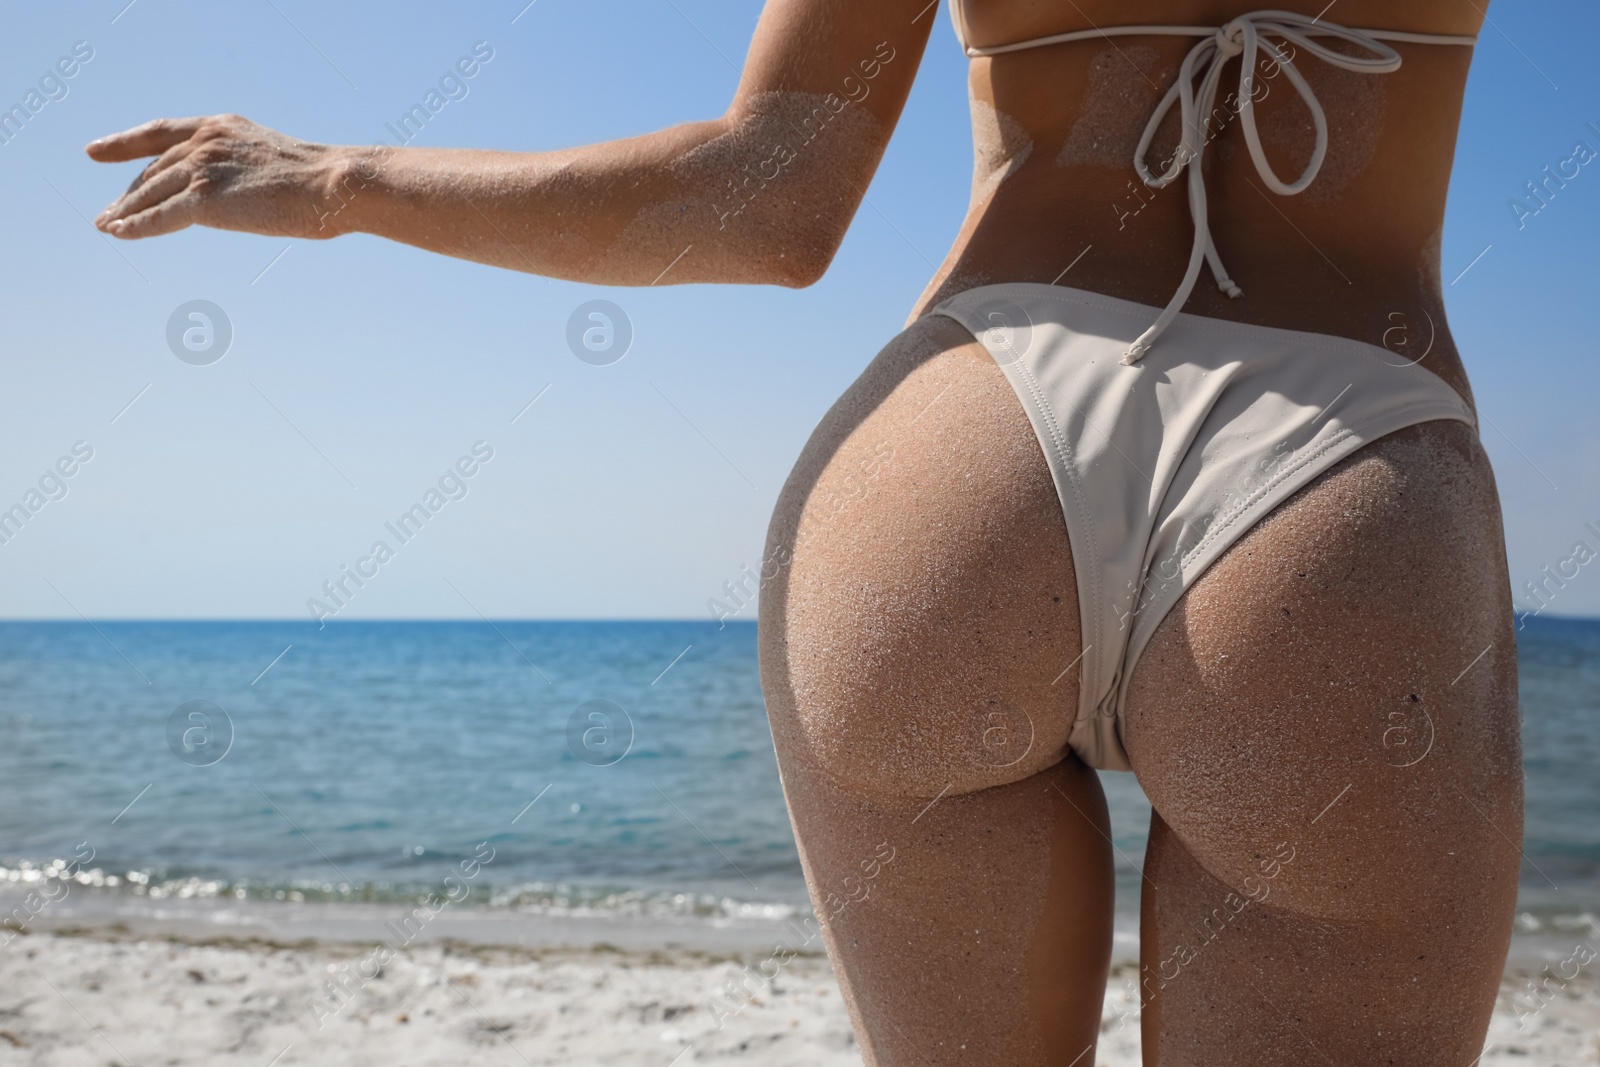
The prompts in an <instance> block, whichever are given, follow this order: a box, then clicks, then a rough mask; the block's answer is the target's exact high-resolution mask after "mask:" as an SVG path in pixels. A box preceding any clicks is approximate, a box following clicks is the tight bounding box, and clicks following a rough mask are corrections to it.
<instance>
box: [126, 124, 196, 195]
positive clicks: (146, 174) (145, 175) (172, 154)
mask: <svg viewBox="0 0 1600 1067" xmlns="http://www.w3.org/2000/svg"><path fill="white" fill-rule="evenodd" d="M198 143H199V142H198V141H197V140H196V139H195V138H193V137H191V138H189V139H188V140H186V141H180V142H178V143H177V144H175V145H173V146H172V147H171V148H169V149H167V150H166V151H165V152H163V153H161V154H160V155H159V156H157V157H156V158H155V159H153V160H151V161H150V162H149V163H148V164H147V165H146V166H145V168H144V170H141V171H140V172H139V176H138V177H137V178H135V179H133V181H132V182H131V183H129V185H128V190H127V191H128V192H130V193H131V192H133V191H134V190H135V189H137V188H139V186H141V185H143V184H144V183H145V182H147V181H149V180H150V179H152V178H154V177H155V176H156V175H157V174H160V173H161V172H162V171H164V170H166V169H167V168H168V167H170V166H172V165H173V164H174V163H176V162H178V160H180V159H187V158H189V156H190V154H192V153H193V152H194V150H195V146H196V145H197V144H198Z"/></svg>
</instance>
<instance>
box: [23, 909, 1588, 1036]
mask: <svg viewBox="0 0 1600 1067" xmlns="http://www.w3.org/2000/svg"><path fill="white" fill-rule="evenodd" d="M136 925H137V924H136ZM192 929H194V930H195V931H196V932H197V933H203V934H204V936H186V935H184V934H183V933H178V932H174V931H173V930H170V929H169V930H167V931H165V932H157V931H155V930H154V929H153V928H147V929H135V928H134V927H131V926H129V925H127V924H124V923H118V922H112V923H106V924H98V925H93V926H87V927H77V928H73V927H57V928H56V929H54V930H50V931H43V932H37V933H30V934H27V935H25V936H19V937H16V938H15V939H13V940H12V941H11V942H10V944H8V945H7V946H5V948H3V949H0V1064H4V1063H17V1064H30V1065H39V1067H54V1065H58V1064H59V1065H68V1064H72V1065H77V1064H116V1065H121V1064H166V1065H169V1067H176V1065H187V1064H197V1065H198V1064H207V1065H218V1067H231V1065H240V1067H246V1065H248V1067H269V1065H277V1067H290V1065H295V1064H326V1063H339V1064H373V1065H379V1064H382V1065H392V1064H397V1063H405V1064H407V1065H411V1067H426V1065H433V1064H439V1065H444V1064H451V1065H454V1064H459V1063H460V1062H462V1057H463V1056H464V1055H470V1056H472V1057H474V1058H477V1057H486V1059H485V1060H484V1062H489V1063H504V1064H518V1063H524V1064H537V1065H543V1064H562V1065H586V1064H645V1065H649V1064H656V1065H659V1067H674V1065H675V1067H684V1065H688V1064H694V1063H749V1064H757V1063H759V1064H767V1065H774V1067H787V1065H794V1067H799V1065H825V1067H835V1065H837V1067H845V1065H856V1064H860V1063H861V1057H860V1054H859V1051H858V1050H857V1048H856V1045H855V1041H854V1038H853V1037H852V1035H851V1033H850V1026H849V1020H848V1018H847V1017H846V1014H845V1010H844V1005H843V1002H842V1000H841V999H840V996H839V991H838V987H837V985H836V984H835V982H834V980H833V974H832V971H831V970H830V968H829V966H828V961H827V960H826V958H825V957H823V956H821V955H820V954H803V955H797V956H795V957H794V958H793V959H790V960H788V961H787V962H786V963H785V964H784V965H783V966H782V967H781V968H776V970H777V973H776V975H775V976H774V977H772V978H771V979H770V980H768V979H765V978H757V977H752V976H754V975H757V974H759V973H760V965H761V962H762V959H763V955H762V954H760V953H748V952H739V953H726V952H722V953H719V952H708V951H704V950H701V949H695V948H684V947H681V946H679V947H673V948H668V949H664V950H641V949H639V948H636V947H630V948H617V947H612V946H609V945H594V946H590V947H588V948H555V947H549V948H540V947H531V946H528V945H518V946H504V945H490V944H482V943H472V942H468V941H460V940H449V941H430V942H419V943H417V944H415V945H411V946H408V947H407V948H405V949H404V950H402V951H400V952H398V953H396V954H395V955H394V956H393V958H391V959H388V960H386V961H384V962H383V963H382V965H381V967H370V966H367V965H365V964H364V962H363V961H365V960H369V959H370V958H371V953H372V943H371V942H366V943H362V942H359V941H337V940H316V939H304V940H299V941H281V940H274V939H271V938H263V937H252V936H235V935H231V934H221V935H219V934H217V933H216V932H215V930H214V929H213V930H208V929H206V928H205V927H204V926H194V927H192ZM1564 955H1570V948H1569V949H1568V950H1567V952H1566V953H1565V954H1563V953H1562V952H1561V950H1560V949H1559V948H1557V947H1556V946H1555V944H1554V942H1552V943H1551V944H1550V945H1547V946H1544V947H1542V948H1532V947H1530V946H1527V945H1523V946H1521V947H1520V949H1519V953H1518V958H1514V960H1513V963H1512V965H1511V966H1510V967H1509V968H1508V970H1507V975H1506V978H1505V981H1504V983H1503V984H1502V991H1501V997H1500V1002H1499V1004H1498V1005H1497V1008H1496V1015H1495V1019H1494V1023H1493V1026H1492V1028H1491V1030H1490V1034H1489V1048H1488V1051H1487V1052H1486V1053H1485V1054H1484V1056H1483V1058H1482V1061H1481V1062H1482V1063H1483V1064H1490V1065H1497V1064H1521V1065H1525V1067H1546V1065H1548V1067H1556V1065H1562V1067H1567V1065H1576V1064H1593V1063H1597V1062H1600V983H1597V982H1596V980H1595V979H1594V976H1593V971H1594V968H1593V967H1592V966H1590V967H1584V968H1581V969H1580V970H1579V973H1578V974H1577V976H1576V977H1575V978H1572V979H1570V980H1567V981H1564V982H1563V981H1560V980H1559V979H1551V980H1549V981H1546V982H1545V983H1544V987H1545V989H1546V993H1545V995H1544V996H1543V997H1542V998H1540V1000H1541V1001H1542V1002H1543V1007H1542V1008H1537V1004H1538V1003H1539V1001H1535V1000H1534V999H1533V995H1532V994H1530V993H1529V992H1528V991H1527V983H1528V982H1529V981H1532V980H1539V979H1541V978H1543V977H1546V976H1549V975H1554V974H1556V972H1557V971H1558V970H1559V969H1560V968H1559V962H1560V960H1561V959H1562V958H1564ZM1541 958H1543V959H1549V960H1550V966H1551V968H1552V969H1551V970H1549V971H1543V970H1542V969H1541V963H1540V960H1541ZM747 968H748V969H747ZM769 970H770V968H769ZM1568 970H1569V971H1570V970H1571V968H1568ZM373 971H375V972H376V973H372V972H373ZM364 973H370V974H371V977H370V978H365V977H363V974H364ZM1135 974H1136V969H1135V965H1134V964H1133V963H1132V962H1131V960H1129V959H1127V958H1123V959H1120V960H1119V961H1118V962H1117V964H1116V965H1115V969H1114V971H1113V975H1112V980H1111V983H1110V988H1109V991H1108V994H1107V997H1106V1004H1105V1009H1104V1020H1105V1021H1104V1024H1103V1027H1102V1038H1101V1044H1100V1048H1099V1053H1098V1055H1097V1057H1096V1061H1095V1062H1096V1063H1098V1064H1101V1065H1104V1067H1135V1065H1137V1064H1138V1063H1139V1035H1138V1018H1137V1014H1136V1007H1137V1006H1136V1005H1135V1004H1134V1002H1133V1000H1132V989H1133V979H1134V976H1135ZM741 979H742V984H743V986H744V988H745V990H746V994H745V995H744V996H742V997H731V996H729V995H728V990H729V989H730V988H737V987H738V986H739V985H740V984H741ZM1519 1014H1520V1015H1521V1016H1522V1018H1521V1020H1520V1021H1521V1024H1522V1025H1521V1026H1520V1028H1519Z"/></svg>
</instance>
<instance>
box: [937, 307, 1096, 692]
mask: <svg viewBox="0 0 1600 1067" xmlns="http://www.w3.org/2000/svg"><path fill="white" fill-rule="evenodd" d="M929 314H930V315H940V316H942V317H944V318H947V319H949V320H950V321H951V322H954V323H955V324H956V325H957V326H960V327H961V328H962V329H963V330H965V331H966V332H967V334H968V336H970V337H971V338H972V340H973V343H975V344H978V345H983V350H984V351H985V352H989V346H988V345H984V344H983V342H982V341H980V340H978V336H977V334H974V333H973V332H972V329H971V328H970V327H969V326H967V324H966V323H964V322H962V321H961V320H960V319H958V318H956V317H954V316H953V315H950V314H948V313H946V312H944V311H940V310H938V309H934V310H932V311H930V312H929ZM989 358H990V359H994V353H993V352H989ZM995 366H996V367H998V368H999V369H1000V373H1001V374H1005V375H1006V379H1007V381H1010V378H1011V376H1010V375H1009V374H1007V373H1006V366H1011V367H1014V368H1015V369H1016V371H1017V375H1018V377H1020V378H1021V379H1023V381H1024V383H1025V384H1026V386H1027V389H1028V395H1027V396H1026V397H1024V396H1022V395H1018V397H1017V401H1018V403H1020V404H1022V406H1023V409H1024V410H1023V414H1024V415H1027V416H1028V423H1029V426H1030V428H1032V426H1033V423H1034V419H1033V412H1030V411H1028V410H1027V408H1028V404H1029V400H1030V399H1031V401H1032V403H1033V405H1034V406H1035V407H1037V408H1038V411H1039V414H1040V415H1041V416H1042V421H1043V422H1044V424H1045V425H1046V426H1047V427H1048V428H1049V432H1050V442H1049V444H1050V446H1051V447H1052V448H1054V449H1055V451H1056V457H1055V458H1056V459H1057V460H1058V461H1059V463H1060V469H1061V471H1062V472H1063V474H1064V476H1065V477H1066V480H1067V484H1068V485H1070V486H1071V487H1072V498H1073V503H1075V504H1076V505H1077V508H1078V516H1079V521H1080V522H1081V523H1082V528H1083V530H1084V531H1085V536H1086V538H1087V540H1088V550H1089V554H1090V558H1091V559H1099V557H1100V549H1099V545H1098V542H1097V540H1096V537H1095V523H1094V518H1093V516H1092V515H1091V514H1090V513H1089V508H1088V504H1087V502H1086V501H1085V500H1084V498H1083V485H1082V484H1081V483H1080V481H1079V479H1078V468H1077V465H1076V464H1075V463H1074V462H1073V454H1074V453H1073V450H1072V446H1071V445H1070V444H1068V443H1067V441H1066V440H1065V439H1064V438H1063V436H1062V434H1061V428H1060V426H1059V424H1058V422H1057V419H1056V416H1055V410H1054V409H1053V408H1052V407H1051V406H1050V401H1049V398H1047V397H1046V396H1045V395H1044V390H1043V388H1042V387H1041V386H1040V384H1039V380H1038V378H1036V377H1035V376H1034V374H1033V371H1032V370H1030V369H1029V367H1028V365H1027V363H1026V362H1024V361H1022V360H1017V361H1015V362H1013V363H1011V364H1006V365H1002V364H1001V363H1000V361H999V360H995ZM1011 391H1012V392H1013V393H1016V392H1017V389H1016V386H1015V385H1013V386H1012V390H1011ZM1033 436H1034V440H1036V441H1037V440H1038V439H1039V433H1038V431H1037V430H1035V431H1034V435H1033ZM1045 459H1046V462H1049V459H1050V457H1048V456H1046V457H1045ZM1051 473H1052V477H1051V479H1050V481H1051V484H1054V483H1055V478H1054V476H1053V475H1054V471H1052V472H1051ZM1060 497H1061V494H1060V491H1059V490H1058V491H1057V493H1056V503H1057V504H1058V505H1059V504H1061V503H1062V501H1061V499H1060ZM1065 518H1066V516H1065V515H1063V516H1062V519H1063V520H1065ZM1067 542H1068V551H1071V542H1072V535H1071V525H1070V524H1068V534H1067ZM1078 562H1079V561H1078V559H1077V555H1076V553H1074V554H1073V560H1072V573H1073V576H1074V579H1075V581H1078V579H1077V576H1078V575H1081V574H1082V573H1083V568H1081V567H1079V566H1078ZM1100 577H1101V576H1100V568H1099V567H1096V566H1091V567H1090V568H1089V582H1090V584H1091V586H1092V590H1091V592H1092V594H1093V595H1092V597H1091V598H1090V599H1089V601H1088V603H1089V604H1094V605H1098V604H1099V602H1100V599H1099V598H1100V592H1101V590H1100ZM1078 584H1081V581H1080V582H1078ZM1073 592H1075V593H1077V594H1078V599H1079V601H1080V603H1079V604H1078V627H1079V630H1080V631H1084V632H1083V633H1082V635H1081V637H1080V638H1079V641H1078V659H1079V660H1080V661H1081V660H1083V659H1085V658H1087V657H1086V655H1085V653H1086V650H1087V649H1090V648H1093V647H1095V646H1096V645H1098V644H1099V643H1100V617H1099V614H1098V609H1097V610H1096V612H1095V614H1094V618H1092V619H1087V618H1086V614H1087V613H1086V612H1085V611H1084V607H1085V604H1084V603H1081V601H1083V599H1084V598H1083V595H1082V591H1081V590H1079V589H1075V590H1073ZM1087 638H1093V640H1085V639H1087ZM1089 699H1090V695H1089V694H1088V693H1087V687H1086V686H1085V685H1084V672H1083V670H1082V669H1080V670H1079V671H1078V699H1077V700H1076V701H1075V702H1074V703H1075V707H1074V708H1073V721H1074V722H1076V721H1077V720H1078V718H1079V717H1081V716H1082V715H1083V705H1084V702H1085V701H1086V700H1089Z"/></svg>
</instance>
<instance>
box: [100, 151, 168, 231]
mask: <svg viewBox="0 0 1600 1067" xmlns="http://www.w3.org/2000/svg"><path fill="white" fill-rule="evenodd" d="M189 178H190V174H189V171H188V168H186V167H172V168H170V169H168V170H164V171H162V172H161V173H160V174H158V175H156V176H155V177H154V178H152V179H150V180H149V181H148V182H145V183H144V184H143V185H140V186H138V187H137V188H135V189H133V190H132V191H131V192H128V193H126V194H124V195H123V196H122V197H121V198H120V199H118V200H117V202H116V203H114V204H112V205H111V206H110V207H108V208H106V209H105V211H104V212H102V213H101V215H100V217H99V218H97V219H95V220H94V221H95V225H96V226H98V227H99V228H100V229H102V230H105V231H106V232H107V233H114V234H118V235H119V236H120V235H121V234H122V228H121V226H120V223H121V222H122V220H125V219H129V218H131V217H132V216H134V215H137V214H139V213H140V212H141V211H144V210H145V209H146V208H151V207H154V206H156V205H157V204H160V203H161V202H162V201H164V200H166V199H168V198H169V197H173V196H176V195H178V194H179V193H181V192H183V191H184V190H185V189H187V188H188V187H189Z"/></svg>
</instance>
